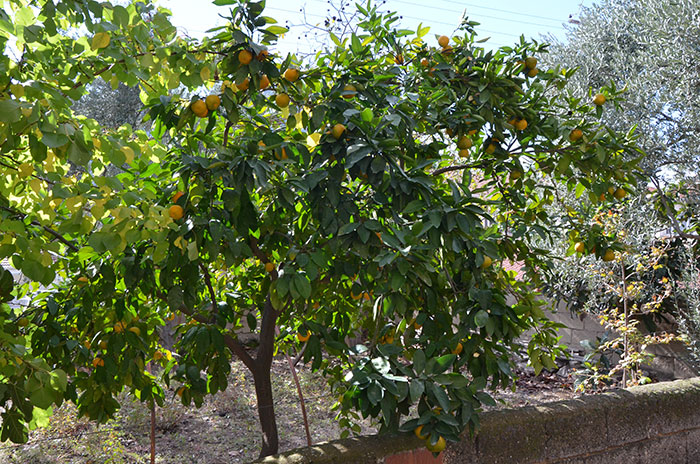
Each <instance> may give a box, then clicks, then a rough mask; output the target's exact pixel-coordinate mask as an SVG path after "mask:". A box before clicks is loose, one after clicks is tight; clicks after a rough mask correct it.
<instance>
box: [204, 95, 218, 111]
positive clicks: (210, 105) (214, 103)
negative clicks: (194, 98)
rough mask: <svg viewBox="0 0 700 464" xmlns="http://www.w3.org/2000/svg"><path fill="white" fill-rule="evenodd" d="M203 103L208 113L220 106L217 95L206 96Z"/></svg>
mask: <svg viewBox="0 0 700 464" xmlns="http://www.w3.org/2000/svg"><path fill="white" fill-rule="evenodd" d="M204 103H205V104H206V105H207V109H208V110H209V111H215V110H216V109H217V108H218V107H219V106H220V105H221V99H220V98H219V96H218V95H208V96H207V98H206V99H205V100H204Z"/></svg>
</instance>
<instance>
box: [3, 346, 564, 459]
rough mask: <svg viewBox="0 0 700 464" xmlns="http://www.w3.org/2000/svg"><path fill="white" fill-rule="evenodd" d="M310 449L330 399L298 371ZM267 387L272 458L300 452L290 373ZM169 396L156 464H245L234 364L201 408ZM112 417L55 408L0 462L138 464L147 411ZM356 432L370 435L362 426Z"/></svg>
mask: <svg viewBox="0 0 700 464" xmlns="http://www.w3.org/2000/svg"><path fill="white" fill-rule="evenodd" d="M518 375H519V377H520V378H519V380H518V382H517V389H516V391H515V392H513V391H510V390H508V391H499V392H496V394H495V395H494V397H495V398H496V399H497V400H498V402H499V405H498V407H519V406H524V405H531V404H540V403H544V402H550V401H558V400H563V399H569V398H573V397H575V396H577V394H575V393H574V391H573V386H572V385H573V382H572V381H571V380H570V379H567V378H565V377H560V376H558V375H557V374H548V373H542V374H541V375H539V376H535V375H534V374H533V373H531V372H528V370H527V369H521V370H519V372H518ZM299 376H300V382H301V385H302V390H303V392H304V395H305V401H306V405H307V414H308V416H309V423H310V429H311V435H312V440H313V442H315V443H317V442H321V441H327V440H333V439H336V438H339V436H340V428H339V427H338V425H337V424H336V422H335V421H334V417H335V413H334V412H333V411H331V410H330V408H331V406H332V404H333V403H334V401H335V398H334V397H332V396H331V395H330V392H329V391H328V388H327V386H326V385H325V382H324V380H323V379H322V378H320V377H319V376H318V375H316V374H313V373H311V372H310V371H309V369H308V368H303V367H302V368H301V369H300V371H299ZM273 388H274V392H275V398H276V399H277V400H276V405H275V409H276V413H277V420H278V428H279V432H280V451H286V450H289V449H293V448H297V447H300V446H305V445H306V436H305V433H304V428H303V422H302V418H301V410H300V407H299V400H298V396H297V393H296V388H295V386H294V383H293V378H292V375H291V372H290V371H289V368H288V365H287V364H286V362H285V361H284V360H281V359H280V360H277V361H275V364H274V372H273ZM177 400H178V398H177V397H176V396H175V394H174V392H170V396H169V400H168V402H167V404H166V406H165V407H162V408H157V438H156V440H157V443H156V446H157V449H156V451H157V461H156V462H158V463H159V464H182V463H187V464H224V463H226V464H236V463H244V462H248V461H250V460H253V459H255V458H256V457H257V453H258V451H259V449H260V438H259V432H258V419H257V410H256V406H255V391H254V388H253V383H252V379H251V378H250V376H248V375H246V372H245V369H243V368H242V366H241V365H239V364H234V368H233V371H232V374H231V379H230V385H229V388H228V389H227V390H226V391H225V392H223V393H220V394H217V395H216V396H214V397H213V398H210V399H208V400H207V401H206V403H205V404H204V405H203V407H202V408H200V409H196V408H194V407H191V408H185V407H184V406H182V404H180V403H179V402H178V401H177ZM123 404H124V406H123V408H122V410H121V411H120V413H119V415H118V417H117V418H116V419H115V420H113V421H110V422H109V423H107V424H104V425H99V426H98V425H95V424H93V423H91V422H88V421H87V420H85V419H77V418H76V414H75V408H74V407H73V406H72V405H68V404H67V405H64V406H62V407H61V408H59V409H58V410H57V411H56V413H55V415H54V417H53V418H52V420H51V424H50V426H49V427H47V428H45V429H41V430H36V431H34V432H33V433H32V434H31V437H30V441H29V443H28V444H26V445H19V446H15V445H12V444H9V443H6V444H2V445H0V462H3V463H8V464H10V463H12V464H15V463H16V464H20V463H21V464H59V463H61V464H67V463H70V464H107V463H109V464H138V463H148V462H150V461H149V456H150V454H149V453H150V441H149V430H150V411H149V410H148V408H147V407H145V406H143V405H142V404H141V403H140V402H136V401H129V399H128V398H126V401H124V403H123ZM362 425H363V430H362V433H365V434H369V433H373V432H374V431H375V429H374V428H373V427H372V426H371V424H370V423H364V424H362Z"/></svg>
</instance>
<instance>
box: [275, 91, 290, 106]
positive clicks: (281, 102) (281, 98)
mask: <svg viewBox="0 0 700 464" xmlns="http://www.w3.org/2000/svg"><path fill="white" fill-rule="evenodd" d="M275 103H277V106H279V107H280V108H286V107H288V106H289V95H287V94H286V93H279V94H277V96H276V97H275Z"/></svg>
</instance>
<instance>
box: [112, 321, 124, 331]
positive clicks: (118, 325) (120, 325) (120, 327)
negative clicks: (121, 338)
mask: <svg viewBox="0 0 700 464" xmlns="http://www.w3.org/2000/svg"><path fill="white" fill-rule="evenodd" d="M125 328H126V326H125V325H124V323H123V322H121V321H120V322H117V323H116V324H114V331H115V332H117V333H121V332H124V329H125Z"/></svg>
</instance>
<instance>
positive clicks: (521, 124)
mask: <svg viewBox="0 0 700 464" xmlns="http://www.w3.org/2000/svg"><path fill="white" fill-rule="evenodd" d="M514 126H515V128H516V129H517V130H519V131H524V130H525V129H527V121H526V120H525V119H519V120H517V121H515V124H514Z"/></svg>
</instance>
